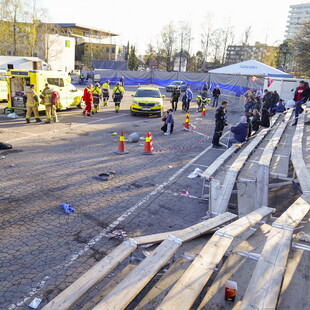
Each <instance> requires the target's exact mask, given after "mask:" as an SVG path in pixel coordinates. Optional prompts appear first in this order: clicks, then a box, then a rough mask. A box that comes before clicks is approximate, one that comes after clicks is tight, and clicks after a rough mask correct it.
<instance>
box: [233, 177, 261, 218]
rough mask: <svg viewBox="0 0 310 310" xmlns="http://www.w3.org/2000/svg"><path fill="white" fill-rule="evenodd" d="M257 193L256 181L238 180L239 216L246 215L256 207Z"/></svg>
mask: <svg viewBox="0 0 310 310" xmlns="http://www.w3.org/2000/svg"><path fill="white" fill-rule="evenodd" d="M239 180H240V179H239ZM255 195H256V182H237V196H238V215H239V217H242V216H245V215H246V214H248V213H250V212H252V211H254V210H255V209H256V199H255V198H256V197H255Z"/></svg>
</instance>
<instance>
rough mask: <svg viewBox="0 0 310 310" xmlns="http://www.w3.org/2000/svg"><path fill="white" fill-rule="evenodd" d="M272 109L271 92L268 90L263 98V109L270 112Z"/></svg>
mask: <svg viewBox="0 0 310 310" xmlns="http://www.w3.org/2000/svg"><path fill="white" fill-rule="evenodd" d="M270 107H271V92H270V91H268V89H265V90H264V97H263V109H267V110H269V109H270Z"/></svg>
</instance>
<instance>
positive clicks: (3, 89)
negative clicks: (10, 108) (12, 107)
mask: <svg viewBox="0 0 310 310" xmlns="http://www.w3.org/2000/svg"><path fill="white" fill-rule="evenodd" d="M5 74H6V71H5V70H0V101H7V100H8V83H7V81H6V78H5Z"/></svg>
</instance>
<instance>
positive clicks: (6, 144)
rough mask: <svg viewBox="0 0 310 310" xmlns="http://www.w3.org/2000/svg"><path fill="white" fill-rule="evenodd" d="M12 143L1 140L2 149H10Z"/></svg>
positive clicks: (0, 147) (0, 148)
mask: <svg viewBox="0 0 310 310" xmlns="http://www.w3.org/2000/svg"><path fill="white" fill-rule="evenodd" d="M12 148H13V147H12V145H11V144H9V143H4V142H0V150H9V149H12Z"/></svg>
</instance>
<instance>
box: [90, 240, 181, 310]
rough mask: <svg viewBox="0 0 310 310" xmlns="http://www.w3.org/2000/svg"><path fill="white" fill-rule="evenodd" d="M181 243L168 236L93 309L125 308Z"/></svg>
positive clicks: (110, 309)
mask: <svg viewBox="0 0 310 310" xmlns="http://www.w3.org/2000/svg"><path fill="white" fill-rule="evenodd" d="M181 245H182V241H181V240H180V239H177V238H175V237H173V236H170V237H169V238H168V239H166V240H165V241H164V242H162V243H161V244H160V245H159V246H158V247H157V248H156V249H155V250H154V251H153V252H152V254H151V255H150V256H148V257H147V258H146V259H145V260H144V261H142V263H141V264H140V265H139V266H137V267H136V268H135V270H134V271H133V272H132V273H131V274H129V275H128V276H127V277H126V278H125V279H124V280H123V281H122V282H121V283H120V284H119V285H117V286H116V287H115V288H114V289H113V290H112V291H111V292H110V293H109V294H108V295H107V296H106V297H105V298H104V299H102V300H101V302H99V304H97V306H96V307H94V308H93V310H112V309H119V310H120V309H125V308H126V307H127V306H128V305H129V304H130V302H131V301H132V300H133V299H134V298H135V297H136V296H137V295H138V294H139V293H140V291H141V290H142V289H143V288H144V287H145V285H146V284H147V283H148V282H149V281H150V280H151V279H152V278H153V277H154V276H155V275H156V273H157V272H158V271H159V270H160V269H161V268H162V267H163V266H164V265H165V264H166V263H167V262H168V260H169V259H170V258H171V257H172V256H173V255H174V254H175V252H176V251H177V250H178V249H179V248H180V247H181Z"/></svg>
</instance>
